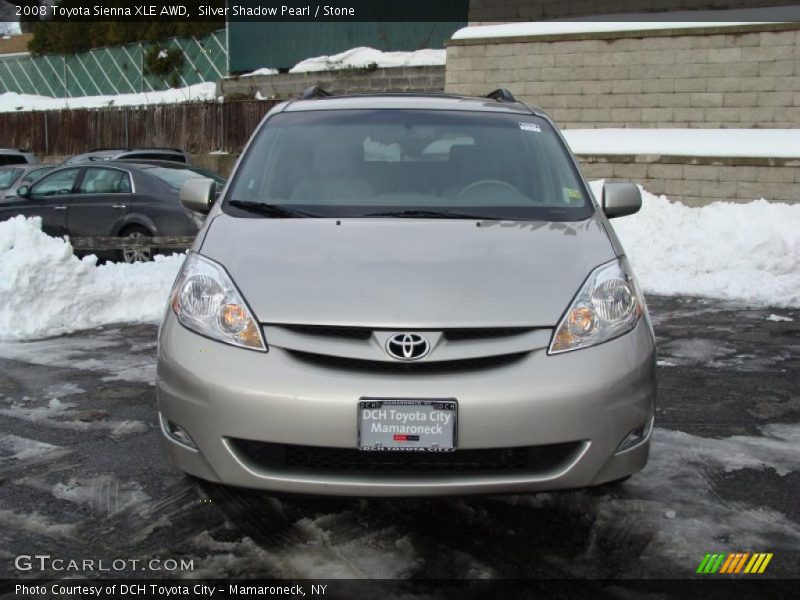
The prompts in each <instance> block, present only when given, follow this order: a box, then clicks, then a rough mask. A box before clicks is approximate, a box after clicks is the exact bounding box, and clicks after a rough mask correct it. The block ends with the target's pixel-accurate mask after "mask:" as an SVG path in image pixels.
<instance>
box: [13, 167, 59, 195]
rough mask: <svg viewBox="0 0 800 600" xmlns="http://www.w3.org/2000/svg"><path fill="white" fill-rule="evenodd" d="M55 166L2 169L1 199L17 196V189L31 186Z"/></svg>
mask: <svg viewBox="0 0 800 600" xmlns="http://www.w3.org/2000/svg"><path fill="white" fill-rule="evenodd" d="M53 167H54V165H43V164H20V165H14V166H5V167H0V199H2V198H9V197H11V196H16V195H17V188H19V187H20V186H23V185H29V184H31V183H33V182H34V181H36V180H37V179H39V177H41V176H42V175H44V174H45V173H47V172H49V171H50V170H51V169H52V168H53Z"/></svg>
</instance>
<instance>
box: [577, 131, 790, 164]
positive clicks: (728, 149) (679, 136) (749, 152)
mask: <svg viewBox="0 0 800 600" xmlns="http://www.w3.org/2000/svg"><path fill="white" fill-rule="evenodd" d="M562 133H563V134H564V137H565V138H566V140H567V143H568V144H569V147H570V148H571V149H572V151H573V152H574V153H575V154H577V155H579V156H580V155H595V154H600V155H604V154H611V155H618V154H658V155H667V156H754V157H760V158H798V157H800V135H798V134H797V130H796V129H657V130H653V129H565V130H563V131H562Z"/></svg>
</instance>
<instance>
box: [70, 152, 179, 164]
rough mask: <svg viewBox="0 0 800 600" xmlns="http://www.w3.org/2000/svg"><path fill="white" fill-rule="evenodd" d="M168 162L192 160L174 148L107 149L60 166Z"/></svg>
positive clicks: (76, 156)
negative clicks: (118, 162) (120, 161)
mask: <svg viewBox="0 0 800 600" xmlns="http://www.w3.org/2000/svg"><path fill="white" fill-rule="evenodd" d="M123 159H129V160H134V159H135V160H168V161H170V162H177V163H182V164H185V165H189V164H191V163H192V158H191V157H190V156H189V154H188V153H186V152H184V151H183V150H179V149H176V148H107V149H97V150H92V151H90V152H84V153H83V154H77V155H75V156H72V157H70V158H68V159H67V160H65V161H64V162H62V163H61V166H66V165H74V164H77V163H80V162H85V161H102V160H123Z"/></svg>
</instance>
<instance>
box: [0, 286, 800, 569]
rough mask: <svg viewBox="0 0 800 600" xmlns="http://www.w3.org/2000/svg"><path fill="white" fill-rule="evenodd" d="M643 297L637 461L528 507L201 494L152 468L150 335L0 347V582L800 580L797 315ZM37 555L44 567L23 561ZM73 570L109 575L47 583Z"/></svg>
mask: <svg viewBox="0 0 800 600" xmlns="http://www.w3.org/2000/svg"><path fill="white" fill-rule="evenodd" d="M648 302H649V306H650V311H651V314H652V317H653V321H654V326H655V329H656V334H657V337H658V352H659V362H658V364H659V367H658V383H659V398H658V409H657V413H656V429H655V431H654V437H653V448H652V454H651V460H650V463H649V464H648V466H647V467H646V469H645V470H644V471H643V472H641V473H639V474H637V475H636V476H634V477H633V478H632V479H630V480H629V481H628V482H626V483H625V484H623V485H620V486H616V487H600V488H594V489H588V490H577V491H570V492H560V493H549V494H538V495H517V496H495V497H467V498H447V499H426V500H413V499H403V500H386V499H382V500H372V499H369V500H365V499H326V498H287V497H283V498H274V497H271V496H269V495H268V494H266V493H263V492H254V491H248V490H239V489H231V488H225V487H222V486H217V485H210V484H207V483H204V482H200V481H197V480H193V479H190V478H188V477H185V476H183V475H181V474H180V473H178V472H177V471H175V470H173V469H172V467H170V466H169V465H168V464H167V462H166V460H165V455H164V453H163V449H162V446H161V440H160V431H159V428H158V424H157V419H156V412H155V390H154V387H153V380H154V376H155V350H156V328H155V327H153V326H113V327H107V328H103V329H97V330H91V331H85V332H81V333H77V334H74V335H70V336H64V337H59V338H53V339H48V340H40V341H35V342H27V343H13V344H12V343H2V344H0V523H2V526H1V527H0V577H3V578H12V579H16V578H44V577H53V576H58V577H61V576H64V575H71V576H75V575H81V576H89V577H91V576H97V577H111V576H117V577H296V578H306V577H323V578H324V577H330V578H339V577H344V578H359V577H368V578H388V579H392V578H404V579H405V578H435V577H454V578H485V577H491V578H520V577H526V578H527V577H531V578H537V577H563V578H584V579H586V578H589V579H591V578H603V579H611V578H689V577H696V575H695V571H696V569H697V567H698V565H699V563H700V561H701V560H702V559H703V557H704V555H705V554H706V553H709V552H769V553H773V558H772V560H771V562H770V564H769V566H768V569H767V571H766V575H769V576H771V577H781V578H787V577H794V578H796V577H798V576H800V560H799V559H800V503H798V500H797V499H798V496H799V495H800V452H799V451H798V447H800V446H799V445H800V385H798V384H800V311H798V310H786V309H778V308H753V307H747V306H744V305H736V304H730V303H725V302H720V301H712V300H706V299H697V298H663V297H655V296H653V297H650V298H649V299H648ZM788 319H791V320H788ZM36 554H39V555H42V554H47V555H50V557H51V558H50V559H47V560H46V561H44V564H42V563H41V562H39V563H37V562H36V561H35V560H27V559H18V558H17V557H19V556H29V555H31V556H32V555H36ZM54 559H63V560H64V561H65V562H62V563H55V564H53V563H52V561H53V560H54ZM69 560H80V561H85V560H90V561H94V562H93V563H92V568H94V569H97V568H98V567H99V566H101V565H102V566H104V567H106V568H107V570H106V571H97V570H96V571H95V572H92V571H91V569H90V570H89V571H85V570H84V571H79V572H77V573H75V572H69V571H67V572H65V571H63V570H59V569H58V568H56V566H57V567H60V568H61V569H63V568H65V567H66V568H68V567H69V562H68V561H69ZM115 560H117V561H118V562H116V563H112V561H115ZM120 560H123V561H125V562H124V563H123V562H119V561H120ZM154 560H155V562H152V561H154ZM181 561H183V563H184V566H183V568H182V567H181ZM189 565H190V566H189ZM84 566H85V565H84ZM42 567H43V568H42ZM117 567H120V568H117Z"/></svg>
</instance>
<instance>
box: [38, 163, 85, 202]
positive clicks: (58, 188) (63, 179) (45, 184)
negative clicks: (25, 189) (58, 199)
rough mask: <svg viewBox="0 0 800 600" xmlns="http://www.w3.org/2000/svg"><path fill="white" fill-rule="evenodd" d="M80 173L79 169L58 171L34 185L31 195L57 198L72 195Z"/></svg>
mask: <svg viewBox="0 0 800 600" xmlns="http://www.w3.org/2000/svg"><path fill="white" fill-rule="evenodd" d="M80 171H81V170H80V169H79V168H75V169H64V170H63V171H57V172H55V173H53V174H51V175H47V176H45V177H44V178H43V179H41V180H39V181H38V182H36V183H34V184H33V187H32V188H31V195H33V196H57V195H62V194H71V193H72V188H73V186H74V185H75V179H77V177H78V173H80Z"/></svg>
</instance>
